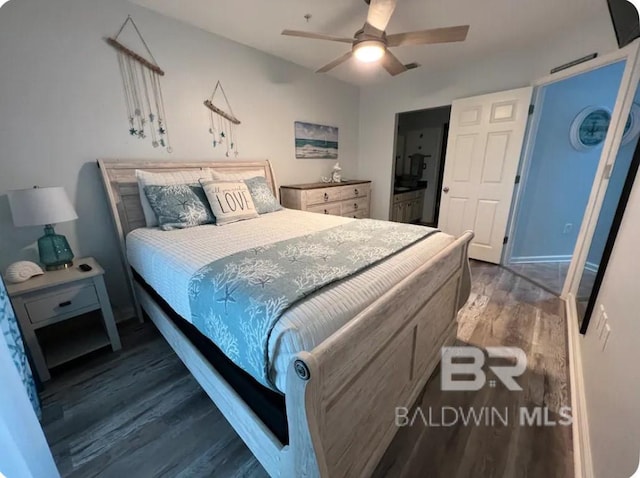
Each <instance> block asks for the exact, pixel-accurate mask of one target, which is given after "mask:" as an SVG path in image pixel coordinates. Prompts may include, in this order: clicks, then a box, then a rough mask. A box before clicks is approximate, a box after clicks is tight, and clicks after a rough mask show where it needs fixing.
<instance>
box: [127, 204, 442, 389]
mask: <svg viewBox="0 0 640 478" xmlns="http://www.w3.org/2000/svg"><path fill="white" fill-rule="evenodd" d="M354 220H355V219H349V218H344V217H338V216H328V215H322V214H313V213H308V212H302V211H295V210H289V209H285V210H283V211H278V212H274V213H271V214H264V215H262V216H260V217H259V218H257V219H251V220H248V221H241V222H236V223H233V224H228V225H225V226H215V225H207V226H199V227H194V228H190V229H182V230H176V231H161V230H159V229H157V228H141V229H136V230H134V231H132V232H131V233H130V234H129V235H128V236H127V257H128V258H129V263H130V264H131V266H132V267H133V268H134V269H135V270H136V271H137V272H138V273H139V274H140V275H141V276H142V277H143V278H144V280H145V281H146V282H147V283H148V284H149V285H150V286H151V287H153V289H154V290H155V291H156V292H157V293H158V294H159V295H160V296H162V297H163V298H164V300H165V301H167V303H168V304H169V305H170V306H171V307H172V308H173V310H175V311H176V312H177V313H178V314H179V315H180V316H181V317H183V318H184V319H186V320H187V321H189V322H191V310H190V307H189V295H188V286H189V280H190V279H191V276H192V275H193V274H194V273H195V272H196V271H197V270H198V269H200V268H201V267H203V266H205V265H207V264H209V263H210V262H212V261H215V260H216V259H219V258H221V257H224V256H227V255H230V254H233V253H236V252H240V251H243V250H246V249H249V248H252V247H257V246H263V245H266V244H271V243H273V242H277V241H282V240H285V239H290V238H293V237H298V236H303V235H305V234H309V233H312V232H315V231H321V230H323V229H328V228H331V227H334V226H338V225H340V224H344V223H346V222H349V221H354ZM453 241H454V238H453V237H451V236H449V235H447V234H443V233H437V234H433V235H431V236H429V237H428V238H427V239H425V240H422V241H420V242H418V243H417V244H415V245H413V246H411V247H409V248H407V249H405V250H404V251H402V252H400V253H398V254H396V255H394V256H392V257H390V258H389V259H387V260H385V261H383V262H382V263H380V264H378V265H376V266H374V267H372V268H369V269H367V270H365V271H364V272H362V273H360V274H356V275H355V276H353V277H351V278H349V279H346V280H344V281H341V282H339V283H336V284H333V285H331V286H329V287H326V288H325V289H323V290H322V291H321V292H320V293H317V294H314V295H312V296H311V297H309V298H308V299H306V300H304V301H303V302H301V303H299V304H297V305H295V306H293V307H291V308H290V309H289V310H287V311H286V312H285V313H284V314H283V316H282V317H281V318H280V320H279V321H278V323H277V324H276V325H275V327H274V329H273V331H272V333H271V337H270V339H269V364H270V377H271V379H272V381H273V383H274V384H275V385H276V387H277V388H278V389H279V390H280V391H282V392H284V390H285V381H286V376H287V368H288V367H289V364H290V362H291V359H292V358H293V356H294V355H295V354H297V353H298V352H300V351H302V350H312V349H313V348H314V347H315V346H316V345H317V344H319V343H321V342H322V341H323V340H325V339H326V338H328V337H329V336H330V335H331V334H333V333H334V332H336V331H337V330H338V329H339V328H340V327H342V326H343V325H344V324H345V323H347V322H348V320H349V319H351V318H352V317H354V316H355V315H357V314H358V313H359V312H361V311H362V310H364V309H365V308H366V307H367V306H368V305H369V304H371V303H372V302H373V301H374V300H375V299H376V298H378V297H380V296H381V295H382V294H384V293H385V292H386V291H387V290H389V288H391V287H392V286H393V285H395V284H396V283H398V282H399V281H400V280H402V279H403V278H404V277H406V276H407V275H408V274H410V273H411V272H412V271H414V270H415V269H416V268H418V267H419V266H420V265H421V264H424V262H425V261H427V260H428V259H429V258H431V257H432V256H434V255H435V254H437V253H438V252H439V251H441V250H442V249H443V248H445V247H446V246H448V245H449V244H451V243H452V242H453Z"/></svg>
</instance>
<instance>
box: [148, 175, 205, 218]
mask: <svg viewBox="0 0 640 478" xmlns="http://www.w3.org/2000/svg"><path fill="white" fill-rule="evenodd" d="M136 179H137V180H138V190H139V192H140V203H141V204H142V212H143V213H144V221H145V223H146V224H147V227H156V226H157V225H158V218H157V217H156V213H155V212H153V208H152V207H151V204H150V203H149V200H148V199H147V196H146V194H145V193H144V188H145V186H173V185H175V184H198V183H199V182H200V179H204V180H205V181H208V180H211V179H213V178H212V177H211V169H209V168H202V169H201V170H186V171H172V172H166V173H150V172H149V171H142V170H140V169H136Z"/></svg>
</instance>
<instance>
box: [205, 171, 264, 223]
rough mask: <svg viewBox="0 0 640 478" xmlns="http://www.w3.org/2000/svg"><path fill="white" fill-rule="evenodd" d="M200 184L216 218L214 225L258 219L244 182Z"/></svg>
mask: <svg viewBox="0 0 640 478" xmlns="http://www.w3.org/2000/svg"><path fill="white" fill-rule="evenodd" d="M201 184H202V187H203V188H204V192H205V194H206V195H207V199H208V200H209V205H210V206H211V209H213V214H214V215H215V216H216V225H218V226H223V225H225V224H231V223H232V222H237V221H243V220H245V219H254V218H256V217H259V215H258V213H257V212H256V207H255V206H254V204H253V199H251V194H250V193H249V188H248V187H247V185H246V184H245V183H244V181H209V182H202V183H201Z"/></svg>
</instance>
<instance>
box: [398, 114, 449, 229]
mask: <svg viewBox="0 0 640 478" xmlns="http://www.w3.org/2000/svg"><path fill="white" fill-rule="evenodd" d="M450 117H451V106H442V107H438V108H430V109H425V110H418V111H409V112H405V113H398V114H397V115H396V135H395V145H396V147H395V157H394V161H393V177H394V185H393V191H392V194H391V198H390V203H391V208H390V211H391V214H390V215H391V218H390V219H391V220H392V221H395V222H405V223H416V224H423V225H426V226H431V227H436V225H437V223H438V216H439V211H440V200H441V194H442V176H443V172H444V158H445V156H446V150H447V137H448V134H449V120H450Z"/></svg>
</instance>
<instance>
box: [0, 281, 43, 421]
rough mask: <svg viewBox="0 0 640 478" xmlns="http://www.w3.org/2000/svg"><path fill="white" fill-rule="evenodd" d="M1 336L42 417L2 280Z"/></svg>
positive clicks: (35, 408)
mask: <svg viewBox="0 0 640 478" xmlns="http://www.w3.org/2000/svg"><path fill="white" fill-rule="evenodd" d="M0 334H1V335H2V337H3V338H4V340H5V341H6V342H7V346H8V348H9V351H10V352H11V356H12V357H13V363H14V364H15V365H16V369H17V370H18V374H19V375H20V377H21V378H22V383H24V388H25V389H26V391H27V395H29V400H31V404H32V405H33V408H34V410H35V411H36V415H38V417H39V416H40V400H39V399H38V392H37V391H36V384H35V382H34V381H33V375H32V374H31V367H30V366H29V361H28V360H27V354H26V353H25V350H24V344H23V343H22V336H21V335H20V329H18V322H17V321H16V316H15V314H14V312H13V307H12V306H11V301H10V300H9V294H7V289H6V287H5V285H4V281H3V280H2V279H1V278H0Z"/></svg>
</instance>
